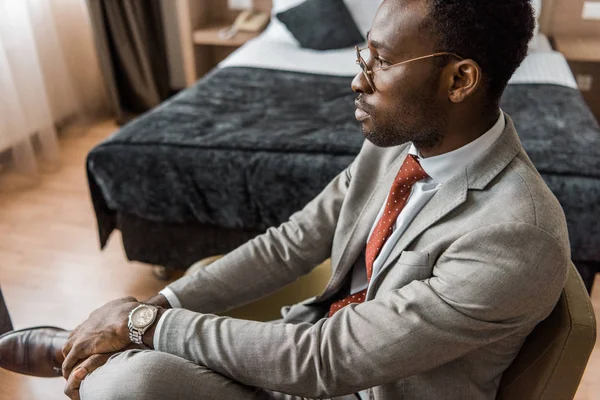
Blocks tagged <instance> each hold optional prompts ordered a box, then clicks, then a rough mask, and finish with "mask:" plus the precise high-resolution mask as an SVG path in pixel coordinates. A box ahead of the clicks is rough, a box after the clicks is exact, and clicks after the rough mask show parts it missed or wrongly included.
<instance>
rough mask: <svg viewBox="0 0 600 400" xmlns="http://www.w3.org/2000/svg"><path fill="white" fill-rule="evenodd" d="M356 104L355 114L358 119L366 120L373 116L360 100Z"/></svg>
mask: <svg viewBox="0 0 600 400" xmlns="http://www.w3.org/2000/svg"><path fill="white" fill-rule="evenodd" d="M354 105H355V106H356V111H355V113H354V116H355V117H356V119H357V120H358V121H360V122H362V121H364V120H366V119H367V118H370V117H371V115H370V114H369V113H368V112H366V111H365V110H364V109H363V108H362V107H361V106H360V104H359V103H358V101H356V102H355V103H354Z"/></svg>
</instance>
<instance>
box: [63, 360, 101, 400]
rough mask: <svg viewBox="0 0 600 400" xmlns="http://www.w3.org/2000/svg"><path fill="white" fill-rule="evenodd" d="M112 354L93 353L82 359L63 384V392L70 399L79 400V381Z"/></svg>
mask: <svg viewBox="0 0 600 400" xmlns="http://www.w3.org/2000/svg"><path fill="white" fill-rule="evenodd" d="M112 355H113V353H111V354H94V355H93V356H90V357H88V358H87V359H85V360H83V362H81V363H80V364H79V365H78V366H77V367H76V368H75V369H74V370H73V373H72V374H70V375H69V378H68V379H67V384H66V386H65V394H66V395H67V396H68V397H69V398H71V400H80V398H79V388H80V387H81V382H82V381H83V380H84V379H85V378H86V376H88V375H89V374H91V373H92V372H94V371H95V370H96V369H98V368H100V367H101V366H103V365H104V364H106V362H107V361H108V359H109V358H110V357H111V356H112Z"/></svg>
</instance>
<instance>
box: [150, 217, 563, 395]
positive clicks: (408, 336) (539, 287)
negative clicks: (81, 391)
mask: <svg viewBox="0 0 600 400" xmlns="http://www.w3.org/2000/svg"><path fill="white" fill-rule="evenodd" d="M524 243H527V245H526V246H525V245H524ZM566 251H568V250H566ZM568 262H569V260H568V255H567V254H566V253H565V250H564V244H563V246H561V245H560V244H559V243H558V242H557V241H556V239H555V238H554V237H553V236H551V235H550V234H548V233H547V232H545V231H543V230H541V229H539V228H537V227H536V226H534V225H530V224H521V223H514V224H502V225H494V226H490V227H486V228H481V229H479V230H477V231H473V232H471V233H469V234H467V235H466V236H463V237H461V238H460V239H458V240H457V241H455V242H454V243H453V244H452V245H451V246H450V247H449V248H448V249H447V250H446V251H445V252H444V253H443V254H442V255H441V256H440V257H439V258H438V261H437V263H436V265H435V266H434V270H433V276H432V277H431V278H429V279H426V280H424V281H413V282H412V283H410V284H408V285H406V286H404V287H402V288H398V289H395V290H391V291H388V292H385V293H378V294H377V296H376V298H375V299H374V300H371V301H368V302H365V303H362V304H359V305H350V306H348V307H346V308H344V309H342V310H341V311H339V312H338V313H336V314H335V315H334V316H333V317H332V318H329V319H324V320H320V321H319V322H318V323H316V324H314V325H311V324H307V323H305V324H300V325H290V324H272V323H259V322H251V321H243V320H237V319H231V318H224V317H217V316H214V315H205V314H195V313H192V312H190V311H186V310H174V311H172V312H171V313H170V314H169V315H168V316H167V318H165V321H164V324H163V327H162V332H161V338H160V342H159V343H158V345H157V350H159V351H163V352H169V353H172V354H175V355H178V356H180V357H183V358H186V359H188V360H191V361H194V362H196V363H198V364H201V365H204V366H207V367H208V368H210V369H212V370H214V371H216V372H219V373H221V374H223V375H225V376H228V377H230V378H231V379H234V380H236V381H238V382H241V383H244V384H247V385H251V386H258V387H262V388H267V389H270V390H275V391H279V392H284V393H289V394H293V395H298V396H304V397H309V398H323V397H333V396H340V395H344V394H348V393H353V392H356V391H359V390H363V389H366V388H369V387H373V386H378V385H381V384H385V383H388V382H393V381H397V380H399V379H403V378H405V377H408V376H411V375H414V374H418V373H420V372H424V371H427V370H430V369H432V368H435V367H437V366H440V365H443V364H445V363H447V362H450V361H452V360H455V359H457V358H460V357H461V356H463V355H465V354H467V353H469V352H471V351H473V350H476V349H478V348H480V347H483V346H486V345H488V344H491V343H494V342H497V341H500V340H503V339H505V338H508V337H509V336H511V335H515V334H520V335H526V334H528V333H529V332H530V331H531V329H533V327H534V326H535V325H536V324H537V322H539V321H541V320H542V319H544V318H545V317H546V316H547V315H548V314H549V313H550V312H551V310H552V309H553V307H554V305H555V304H556V302H557V301H558V298H559V296H560V293H561V290H562V288H563V286H564V283H565V280H566V273H567V266H568Z"/></svg>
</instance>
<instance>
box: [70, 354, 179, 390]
mask: <svg viewBox="0 0 600 400" xmlns="http://www.w3.org/2000/svg"><path fill="white" fill-rule="evenodd" d="M168 358H169V357H168V355H166V354H164V353H159V352H156V351H139V350H134V351H126V352H123V353H120V354H118V355H115V356H114V357H112V358H111V359H110V360H109V361H108V362H107V363H106V364H105V365H104V366H102V367H100V368H98V369H97V370H96V371H94V372H93V373H91V374H90V375H88V376H87V377H86V378H85V380H84V381H83V382H82V384H81V388H80V397H81V399H82V400H95V399H98V400H100V399H102V400H105V399H148V400H151V399H158V398H161V399H162V398H164V397H162V396H161V393H162V392H164V390H165V387H164V384H165V380H168V379H169V374H172V373H173V369H172V368H170V366H169V365H170V364H172V360H169V359H168ZM165 359H166V360H165ZM169 361H171V362H169ZM169 369H171V371H169ZM159 385H160V386H159Z"/></svg>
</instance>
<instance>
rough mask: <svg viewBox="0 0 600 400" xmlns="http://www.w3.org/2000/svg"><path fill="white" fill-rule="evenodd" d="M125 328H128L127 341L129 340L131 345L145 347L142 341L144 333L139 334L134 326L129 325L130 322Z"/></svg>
mask: <svg viewBox="0 0 600 400" xmlns="http://www.w3.org/2000/svg"><path fill="white" fill-rule="evenodd" d="M127 327H128V328H129V340H131V342H132V343H135V344H139V345H140V346H144V347H146V345H145V344H144V340H143V339H144V333H145V332H140V331H139V330H138V329H137V328H136V327H135V326H133V325H132V324H131V322H129V323H128V324H127Z"/></svg>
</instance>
